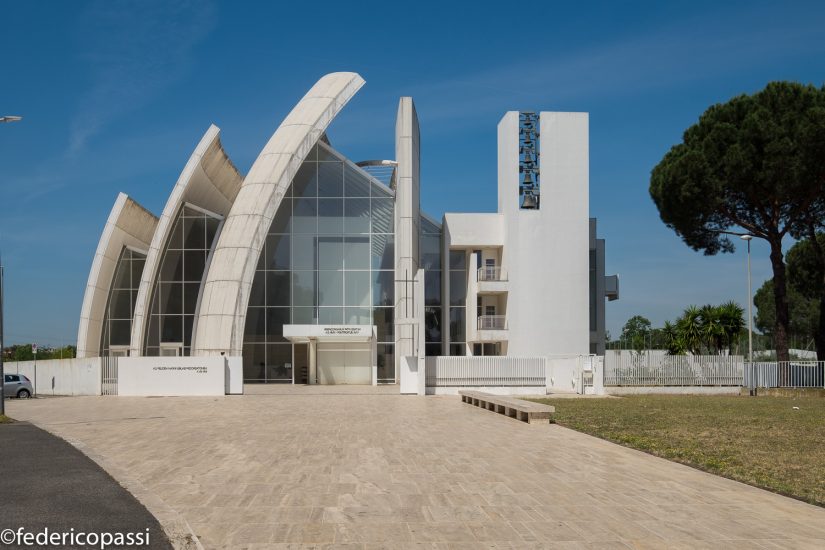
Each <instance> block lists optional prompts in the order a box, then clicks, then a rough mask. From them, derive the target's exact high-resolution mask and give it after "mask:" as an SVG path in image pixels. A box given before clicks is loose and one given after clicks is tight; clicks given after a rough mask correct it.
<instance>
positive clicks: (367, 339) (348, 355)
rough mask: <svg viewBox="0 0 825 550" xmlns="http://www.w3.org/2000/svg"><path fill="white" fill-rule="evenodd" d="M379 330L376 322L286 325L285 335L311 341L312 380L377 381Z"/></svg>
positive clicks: (297, 341)
mask: <svg viewBox="0 0 825 550" xmlns="http://www.w3.org/2000/svg"><path fill="white" fill-rule="evenodd" d="M375 334H376V329H375V326H373V325H284V338H286V339H288V340H289V341H290V342H292V343H294V344H308V345H307V346H301V347H308V348H309V349H308V352H309V353H308V355H309V365H308V366H309V372H308V373H307V374H308V377H307V383H308V384H316V383H317V384H372V385H373V386H374V385H375V384H377V382H378V378H377V376H378V370H377V369H378V366H377V356H376V350H377V348H376V344H375ZM297 347H299V346H296V348H297Z"/></svg>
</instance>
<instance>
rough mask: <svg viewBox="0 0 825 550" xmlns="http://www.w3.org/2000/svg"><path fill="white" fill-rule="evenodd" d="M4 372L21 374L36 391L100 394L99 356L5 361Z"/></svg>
mask: <svg viewBox="0 0 825 550" xmlns="http://www.w3.org/2000/svg"><path fill="white" fill-rule="evenodd" d="M3 368H4V370H5V372H6V374H22V375H25V376H26V377H27V378H28V379H29V380H31V382H32V386H34V393H35V395H100V358H99V357H87V358H81V359H47V360H45V361H19V362H11V363H4V365H3Z"/></svg>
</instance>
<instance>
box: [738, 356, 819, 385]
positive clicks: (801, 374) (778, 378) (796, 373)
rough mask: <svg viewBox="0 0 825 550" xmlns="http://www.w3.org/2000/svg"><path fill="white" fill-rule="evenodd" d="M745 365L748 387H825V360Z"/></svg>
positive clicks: (745, 383)
mask: <svg viewBox="0 0 825 550" xmlns="http://www.w3.org/2000/svg"><path fill="white" fill-rule="evenodd" d="M745 367H746V368H745V376H744V381H743V383H742V385H743V386H745V387H746V388H825V361H778V362H777V361H761V362H754V363H748V364H746V365H745ZM751 378H753V383H752V381H751Z"/></svg>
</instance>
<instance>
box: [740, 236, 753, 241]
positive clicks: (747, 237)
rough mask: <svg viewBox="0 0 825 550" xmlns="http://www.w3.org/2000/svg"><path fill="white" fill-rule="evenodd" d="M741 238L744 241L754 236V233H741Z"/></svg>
mask: <svg viewBox="0 0 825 550" xmlns="http://www.w3.org/2000/svg"><path fill="white" fill-rule="evenodd" d="M739 238H740V239H742V240H743V241H749V240H751V239H752V238H753V235H741V236H740V237H739Z"/></svg>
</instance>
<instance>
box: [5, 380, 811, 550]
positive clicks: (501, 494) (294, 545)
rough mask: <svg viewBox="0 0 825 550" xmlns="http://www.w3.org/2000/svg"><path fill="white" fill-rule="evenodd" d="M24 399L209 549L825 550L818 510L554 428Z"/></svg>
mask: <svg viewBox="0 0 825 550" xmlns="http://www.w3.org/2000/svg"><path fill="white" fill-rule="evenodd" d="M248 389H249V391H248V394H247V395H245V396H227V397H224V398H162V399H147V398H125V397H123V398H112V397H78V398H53V399H36V400H26V401H19V402H18V401H14V402H10V403H9V404H8V408H9V413H10V414H11V416H13V417H15V418H18V419H21V420H30V421H32V422H34V423H35V424H38V425H39V426H41V427H43V428H45V429H47V430H49V431H51V432H53V433H55V434H57V435H59V436H62V437H66V438H69V439H71V440H74V441H78V442H80V443H82V444H83V445H85V446H86V448H88V449H91V450H93V451H94V452H95V453H96V454H97V455H98V456H101V457H103V458H105V459H106V461H108V462H110V463H111V464H114V465H117V466H118V467H119V468H120V469H121V470H122V471H125V472H129V474H130V475H131V476H133V477H134V478H135V479H136V480H138V481H139V482H140V483H141V484H142V485H143V486H144V487H145V488H146V489H147V490H148V491H150V492H151V493H152V494H154V495H156V496H157V497H158V498H159V499H162V501H163V502H164V503H165V504H167V505H168V506H170V507H172V508H173V509H175V510H176V511H177V512H179V513H180V514H181V516H182V517H183V518H184V519H185V520H186V521H188V522H189V525H190V526H191V528H192V530H193V531H194V532H195V533H196V534H197V535H198V536H199V538H200V540H201V542H202V543H203V545H204V547H206V548H210V549H211V548H250V549H258V548H275V549H278V548H281V549H286V548H289V549H306V548H318V549H320V548H325V549H333V548H341V549H359V550H368V549H370V550H374V549H379V548H390V549H393V550H396V549H402V550H403V549H405V548H416V549H439V550H445V549H463V548H468V549H469V548H473V549H475V548H489V549H519V550H522V549H531V548H535V549H539V548H541V549H545V548H566V549H578V548H589V549H592V548H605V549H608V548H610V549H612V548H623V549H624V548H635V549H648V548H655V549H660V548H674V549H681V548H691V549H692V548H713V549H717V548H730V549H740V548H760V549H761V548H764V549H791V548H794V549H795V548H801V549H806V548H811V549H814V548H816V549H822V548H825V510H823V509H821V508H817V507H814V506H809V505H807V504H804V503H801V502H798V501H795V500H792V499H788V498H784V497H781V496H778V495H774V494H771V493H768V492H765V491H762V490H759V489H756V488H753V487H749V486H746V485H742V484H739V483H735V482H732V481H730V480H726V479H722V478H719V477H715V476H712V475H709V474H706V473H703V472H699V471H697V470H693V469H691V468H687V467H685V466H681V465H678V464H674V463H671V462H668V461H665V460H662V459H658V458H655V457H651V456H649V455H646V454H643V453H640V452H637V451H633V450H630V449H626V448H623V447H620V446H617V445H613V444H610V443H607V442H604V441H601V440H598V439H595V438H592V437H589V436H586V435H583V434H579V433H576V432H573V431H570V430H567V429H564V428H561V427H559V426H554V425H551V426H546V425H545V426H538V425H533V426H530V425H527V424H523V423H520V422H516V421H513V420H512V419H509V418H505V417H503V416H500V415H495V414H489V413H488V412H487V411H481V410H478V409H477V408H475V407H469V406H466V405H463V404H462V403H461V402H460V400H459V399H457V398H453V397H427V398H421V397H412V396H399V395H397V394H395V392H396V391H397V388H384V387H382V388H378V389H377V390H373V389H369V388H358V387H341V386H335V387H314V388H307V387H301V386H299V387H275V388H272V387H268V388H261V387H249V388H248Z"/></svg>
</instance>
